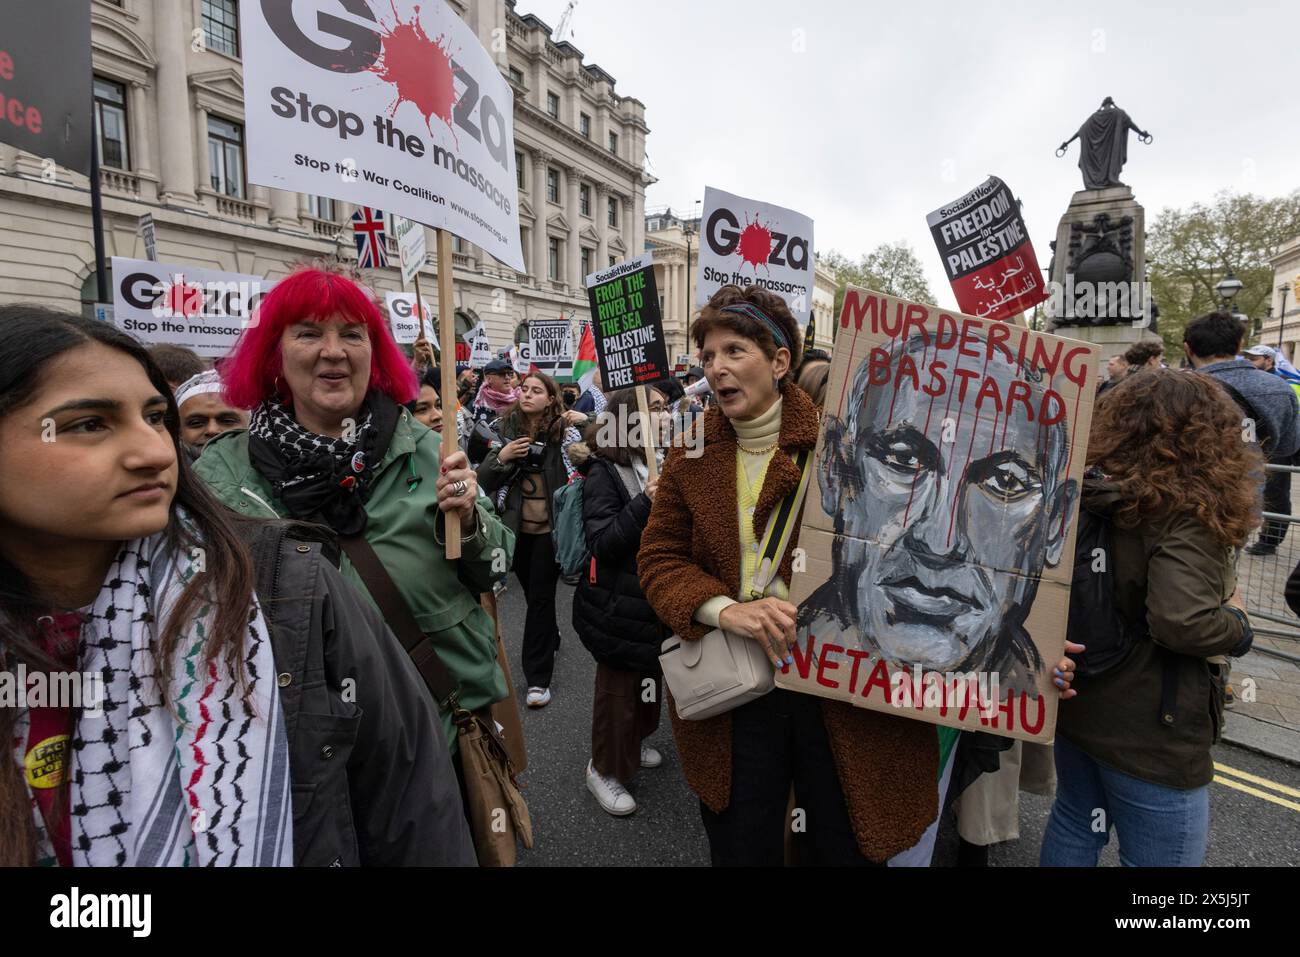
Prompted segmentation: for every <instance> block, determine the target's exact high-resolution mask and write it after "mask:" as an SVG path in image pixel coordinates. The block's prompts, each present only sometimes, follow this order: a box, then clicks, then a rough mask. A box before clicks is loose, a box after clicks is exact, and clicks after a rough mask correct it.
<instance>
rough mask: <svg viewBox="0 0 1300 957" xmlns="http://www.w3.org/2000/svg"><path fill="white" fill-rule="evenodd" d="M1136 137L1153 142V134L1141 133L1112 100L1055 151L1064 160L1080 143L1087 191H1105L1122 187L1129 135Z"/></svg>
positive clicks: (1082, 169) (1103, 102) (1080, 157)
mask: <svg viewBox="0 0 1300 957" xmlns="http://www.w3.org/2000/svg"><path fill="white" fill-rule="evenodd" d="M1129 130H1133V131H1134V132H1136V133H1137V135H1138V139H1139V140H1141V141H1142V142H1143V143H1150V142H1151V139H1152V137H1151V134H1150V133H1148V132H1146V130H1143V129H1139V128H1138V125H1137V124H1136V123H1134V122H1133V120H1132V118H1131V117H1130V116H1129V115H1128V114H1127V113H1125V112H1124V111H1123V110H1121V109H1120V108H1119V107H1118V106H1116V105H1115V101H1114V100H1112V99H1111V98H1110V97H1109V96H1108V97H1106V99H1104V100H1102V101H1101V108H1100V109H1098V110H1097V112H1096V113H1093V114H1092V116H1090V117H1088V118H1087V119H1086V120H1084V122H1083V125H1082V126H1081V127H1079V132H1077V133H1075V134H1074V135H1073V136H1071V137H1070V138H1069V139H1068V140H1066V141H1065V142H1064V143H1062V144H1061V145H1060V146H1059V147H1057V149H1056V155H1057V156H1064V155H1065V151H1066V149H1067V148H1068V147H1069V145H1070V144H1071V143H1073V142H1074V141H1075V140H1078V141H1079V170H1080V171H1081V172H1082V173H1083V188H1084V189H1106V188H1107V187H1109V186H1123V185H1125V184H1124V183H1121V182H1120V179H1119V174H1120V170H1122V169H1123V168H1124V164H1125V163H1126V162H1128V131H1129Z"/></svg>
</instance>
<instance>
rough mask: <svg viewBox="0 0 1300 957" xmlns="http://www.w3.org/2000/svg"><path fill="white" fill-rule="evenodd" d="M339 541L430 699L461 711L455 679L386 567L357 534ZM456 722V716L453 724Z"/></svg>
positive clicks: (440, 705) (367, 543)
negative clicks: (429, 694)
mask: <svg viewBox="0 0 1300 957" xmlns="http://www.w3.org/2000/svg"><path fill="white" fill-rule="evenodd" d="M339 542H340V544H341V545H342V546H343V551H345V552H346V553H347V556H348V559H349V560H350V561H351V562H352V567H353V568H355V569H356V570H357V574H358V575H360V576H361V580H362V581H363V582H365V583H366V590H367V591H369V592H370V597H371V598H373V599H374V600H375V604H376V605H378V606H379V610H380V611H381V612H383V615H384V621H385V622H387V624H388V627H389V628H391V629H392V630H393V634H395V635H397V640H398V641H400V642H401V643H402V647H403V648H404V649H406V653H407V654H408V655H410V656H411V661H413V662H414V663H415V667H416V670H418V671H419V672H420V677H421V678H423V679H424V683H425V685H427V686H428V688H429V690H430V691H431V692H433V698H434V700H435V701H436V702H437V703H438V705H439V707H442V708H445V709H447V710H450V711H451V712H452V713H453V714H455V713H457V712H461V711H464V709H463V708H462V707H461V705H460V702H459V701H458V700H457V690H458V689H457V686H456V679H455V678H453V677H452V676H451V672H449V671H448V670H447V666H446V665H444V664H443V663H442V662H441V661H440V660H439V659H438V653H437V651H436V650H435V649H434V647H433V641H432V639H430V638H429V637H428V636H427V635H425V634H424V632H423V631H421V630H420V626H419V625H418V624H417V623H416V621H415V616H414V615H413V614H411V606H410V605H408V604H407V603H406V599H404V598H403V597H402V593H401V592H399V591H398V590H397V585H396V584H394V582H393V577H392V576H391V575H389V574H388V569H387V568H385V567H384V563H383V562H382V561H380V560H379V556H378V555H376V554H375V550H374V549H373V548H372V547H371V546H370V543H369V542H368V541H366V540H365V538H364V537H363V536H361V535H350V536H347V537H345V538H340V539H339ZM465 717H466V720H468V718H469V712H465ZM459 721H460V718H459V717H458V718H457V723H459Z"/></svg>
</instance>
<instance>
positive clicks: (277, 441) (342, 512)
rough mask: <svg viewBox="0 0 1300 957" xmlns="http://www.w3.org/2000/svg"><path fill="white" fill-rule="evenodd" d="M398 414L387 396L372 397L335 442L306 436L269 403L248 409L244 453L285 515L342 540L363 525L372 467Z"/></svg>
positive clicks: (381, 454) (281, 409) (290, 416)
mask: <svg viewBox="0 0 1300 957" xmlns="http://www.w3.org/2000/svg"><path fill="white" fill-rule="evenodd" d="M400 414H401V410H400V409H399V408H398V405H397V403H396V402H394V401H393V400H392V399H390V398H388V396H386V395H383V394H382V393H375V394H372V395H371V396H369V397H368V398H367V399H366V401H365V403H364V404H363V405H362V406H361V410H360V412H359V413H358V414H357V420H358V421H357V424H356V427H355V429H354V430H349V433H345V434H344V435H343V436H342V437H340V438H337V439H336V438H331V437H330V436H327V435H317V434H316V433H315V432H309V431H308V430H307V429H304V428H303V427H302V426H301V425H299V424H298V421H297V420H296V419H295V418H294V417H293V413H292V412H291V411H290V410H289V409H287V408H285V407H284V406H283V405H281V404H280V403H279V402H276V401H275V400H268V401H266V402H263V403H262V404H261V405H259V406H258V407H257V408H256V409H254V410H253V416H252V421H251V422H250V423H249V427H248V454H249V457H250V459H251V460H252V463H253V467H254V468H256V469H257V471H258V472H260V473H261V474H262V475H264V476H265V477H266V478H267V480H268V481H270V483H271V486H272V488H274V489H275V494H276V496H277V497H278V498H279V499H280V501H282V502H283V503H284V505H285V508H286V509H287V510H288V512H289V514H290V516H292V517H293V518H299V519H303V520H306V521H314V522H320V523H322V524H325V525H328V526H329V527H330V528H332V529H333V530H334V531H335V532H337V533H338V534H339V535H342V536H347V535H358V534H360V533H361V532H362V531H364V530H365V527H366V511H365V504H366V498H367V497H368V496H369V492H370V485H371V483H372V482H373V480H374V477H375V467H376V466H377V465H378V464H379V462H380V461H381V460H382V459H383V457H384V454H385V453H386V452H387V451H388V445H389V443H390V442H392V440H393V431H394V429H396V427H397V420H398V418H399V416H400Z"/></svg>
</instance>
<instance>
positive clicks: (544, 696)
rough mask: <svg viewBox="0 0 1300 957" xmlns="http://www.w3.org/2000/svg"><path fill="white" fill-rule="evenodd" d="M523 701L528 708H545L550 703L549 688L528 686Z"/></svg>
mask: <svg viewBox="0 0 1300 957" xmlns="http://www.w3.org/2000/svg"><path fill="white" fill-rule="evenodd" d="M524 701H525V703H526V704H527V705H528V707H530V708H545V707H546V706H547V705H548V704H550V703H551V689H550V688H529V689H528V697H527V698H525V699H524Z"/></svg>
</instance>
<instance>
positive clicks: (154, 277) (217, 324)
mask: <svg viewBox="0 0 1300 957" xmlns="http://www.w3.org/2000/svg"><path fill="white" fill-rule="evenodd" d="M112 262H113V322H114V324H115V325H116V326H117V327H118V328H119V329H122V330H123V331H125V332H129V333H131V335H133V336H135V337H136V338H137V339H139V340H140V341H141V342H145V343H148V344H149V345H154V344H157V343H171V344H172V345H178V346H185V347H186V348H187V349H193V350H194V351H195V352H196V353H198V354H199V355H200V356H203V357H205V358H208V359H219V358H221V357H222V356H224V355H226V354H227V353H229V352H230V349H231V347H232V346H234V344H235V340H236V339H237V338H238V337H239V333H240V332H241V331H242V330H243V328H244V327H245V326H246V325H247V324H248V322H249V320H250V318H251V317H252V314H253V310H254V309H255V308H256V307H257V304H258V303H259V302H260V301H261V299H262V297H263V296H265V295H266V294H267V293H268V292H270V291H271V289H272V287H273V286H274V285H275V283H273V282H267V281H266V280H264V279H263V278H262V277H261V276H254V275H251V274H246V273H235V272H222V271H220V270H217V269H206V268H204V267H201V266H190V265H182V264H180V263H158V262H151V261H149V260H147V259H125V258H123V257H121V256H114V257H113V260H112Z"/></svg>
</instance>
